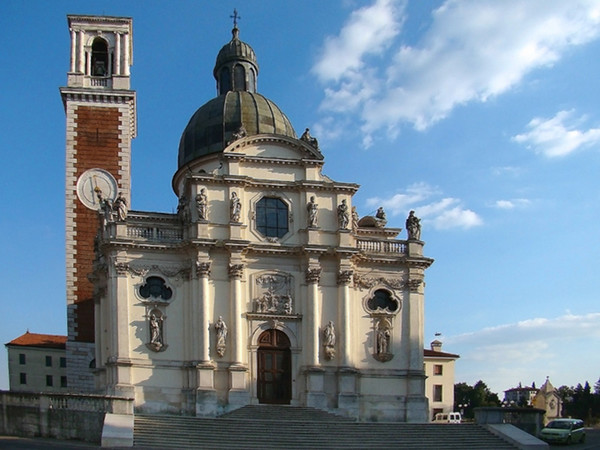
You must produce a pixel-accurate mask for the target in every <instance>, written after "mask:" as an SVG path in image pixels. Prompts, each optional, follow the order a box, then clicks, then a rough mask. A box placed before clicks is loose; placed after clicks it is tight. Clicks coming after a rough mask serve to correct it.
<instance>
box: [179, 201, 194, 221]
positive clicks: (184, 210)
mask: <svg viewBox="0 0 600 450" xmlns="http://www.w3.org/2000/svg"><path fill="white" fill-rule="evenodd" d="M177 215H178V216H179V220H181V222H183V223H188V222H189V221H190V220H191V216H190V205H189V202H188V198H187V196H186V195H185V194H184V195H182V196H181V197H179V204H178V205H177Z"/></svg>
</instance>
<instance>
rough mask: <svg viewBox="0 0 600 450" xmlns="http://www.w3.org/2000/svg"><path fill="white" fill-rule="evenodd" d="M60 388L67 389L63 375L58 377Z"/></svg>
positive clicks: (65, 378)
mask: <svg viewBox="0 0 600 450" xmlns="http://www.w3.org/2000/svg"><path fill="white" fill-rule="evenodd" d="M60 387H63V388H66V387H67V377H66V376H64V375H63V376H61V377H60Z"/></svg>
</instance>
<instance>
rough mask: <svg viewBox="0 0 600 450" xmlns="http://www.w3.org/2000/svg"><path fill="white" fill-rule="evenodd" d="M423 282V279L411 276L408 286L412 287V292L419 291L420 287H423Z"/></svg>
mask: <svg viewBox="0 0 600 450" xmlns="http://www.w3.org/2000/svg"><path fill="white" fill-rule="evenodd" d="M422 284H423V280H422V279H420V278H411V279H410V280H408V288H409V289H410V292H418V291H419V287H421V285H422Z"/></svg>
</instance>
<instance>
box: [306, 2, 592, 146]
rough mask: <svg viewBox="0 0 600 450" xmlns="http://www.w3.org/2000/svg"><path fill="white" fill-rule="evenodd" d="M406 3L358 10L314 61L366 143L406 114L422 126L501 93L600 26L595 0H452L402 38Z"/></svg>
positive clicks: (331, 100)
mask: <svg viewBox="0 0 600 450" xmlns="http://www.w3.org/2000/svg"><path fill="white" fill-rule="evenodd" d="M404 5H405V3H404V2H394V1H392V0H388V1H383V0H380V1H376V2H375V3H373V5H372V6H369V7H364V8H361V9H359V10H357V11H355V12H354V13H353V14H352V15H351V17H350V19H349V20H348V22H347V24H346V25H345V26H344V28H343V29H342V30H341V32H340V33H339V34H338V35H337V36H336V37H330V38H328V39H327V40H326V41H325V43H324V45H323V52H322V54H321V56H320V58H319V60H318V61H317V62H316V63H315V65H314V67H313V73H315V74H316V75H317V76H318V77H319V79H320V80H321V81H322V82H324V83H325V86H326V90H325V99H324V100H323V103H322V105H321V106H322V108H323V109H324V110H327V111H332V112H336V113H338V114H343V115H348V114H354V113H358V114H359V116H360V119H359V121H360V123H361V125H362V130H363V132H364V133H366V134H367V138H365V142H367V143H369V142H372V137H371V135H372V134H373V133H375V132H376V131H378V130H381V129H383V130H385V131H386V132H387V133H388V137H390V138H393V136H394V135H395V134H397V132H398V126H399V125H401V124H403V123H410V124H412V125H413V126H414V127H415V128H416V129H419V130H423V129H426V128H427V127H429V126H431V125H432V124H434V123H435V122H437V121H439V120H442V119H444V118H445V117H447V116H448V115H449V114H450V113H451V112H452V110H453V109H454V108H456V107H457V106H459V105H463V104H466V103H468V102H473V101H479V102H484V101H486V100H487V99H488V98H490V97H493V96H497V95H500V94H502V93H504V92H506V91H507V90H509V89H511V88H513V87H514V86H516V85H517V84H518V83H520V82H521V81H522V79H523V78H524V77H525V76H526V75H527V74H528V73H530V72H531V71H533V70H535V69H537V68H540V67H544V66H550V65H552V64H553V63H555V62H556V61H558V60H559V59H560V58H561V56H562V54H563V53H564V52H565V51H567V50H568V49H569V48H571V47H573V46H576V45H581V44H585V43H587V42H590V41H591V40H593V39H596V38H598V36H599V34H600V26H599V25H600V15H599V14H598V3H597V1H595V0H578V1H575V0H574V1H569V2H565V1H564V0H544V1H527V2H523V1H521V0H504V1H502V2H498V1H497V0H461V1H456V0H447V1H446V2H445V3H444V4H443V5H442V6H441V7H440V8H438V9H437V10H435V11H433V12H432V23H431V26H430V27H429V29H427V30H426V32H425V33H424V35H423V36H422V37H421V38H420V40H419V41H417V42H416V43H415V44H414V45H406V44H403V42H402V41H401V35H400V30H401V28H402V23H403V21H404V20H406V19H407V17H406V10H405V9H404ZM359 33H360V34H359ZM367 69H368V70H367Z"/></svg>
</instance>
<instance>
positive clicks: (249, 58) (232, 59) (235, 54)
mask: <svg viewBox="0 0 600 450" xmlns="http://www.w3.org/2000/svg"><path fill="white" fill-rule="evenodd" d="M231 34H232V38H231V41H229V42H228V43H227V44H225V45H224V46H223V47H222V48H221V50H220V51H219V54H218V55H217V61H216V62H215V68H214V69H213V75H214V76H215V78H217V77H218V72H219V69H220V68H221V67H223V66H225V65H227V64H230V63H240V62H242V61H243V62H246V63H249V64H251V65H253V66H254V69H255V70H256V72H257V73H258V63H257V62H256V54H255V53H254V50H253V49H252V47H250V45H248V44H246V43H245V42H243V41H241V40H240V38H239V30H238V28H237V27H235V28H234V29H233V30H232V31H231Z"/></svg>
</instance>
